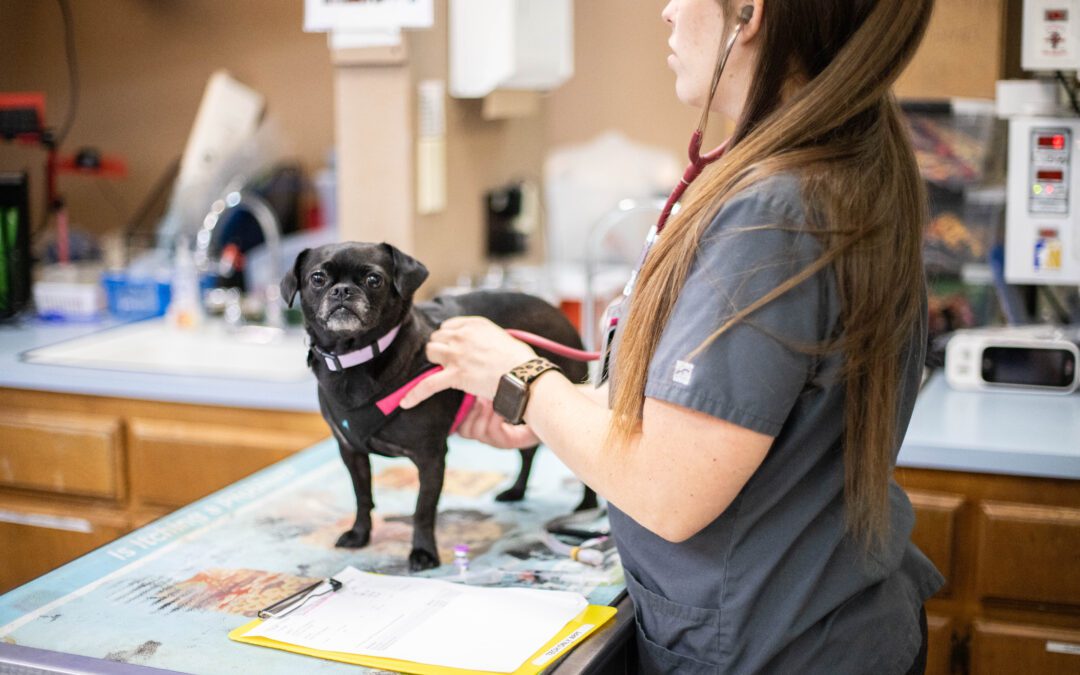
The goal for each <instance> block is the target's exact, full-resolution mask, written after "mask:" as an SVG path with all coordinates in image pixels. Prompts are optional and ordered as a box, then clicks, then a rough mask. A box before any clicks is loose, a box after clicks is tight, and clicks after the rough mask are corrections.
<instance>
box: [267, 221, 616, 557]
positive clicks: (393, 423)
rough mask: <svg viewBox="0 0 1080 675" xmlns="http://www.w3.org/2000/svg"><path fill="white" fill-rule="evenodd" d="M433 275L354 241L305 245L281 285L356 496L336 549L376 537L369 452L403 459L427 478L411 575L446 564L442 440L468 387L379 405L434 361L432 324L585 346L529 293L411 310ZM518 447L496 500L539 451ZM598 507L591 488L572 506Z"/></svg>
mask: <svg viewBox="0 0 1080 675" xmlns="http://www.w3.org/2000/svg"><path fill="white" fill-rule="evenodd" d="M427 276H428V271H427V268H426V267H424V265H423V264H421V263H420V262H419V261H417V260H415V259H414V258H411V257H409V256H408V255H406V254H404V253H402V252H401V251H399V250H398V249H396V248H394V247H393V246H390V245H389V244H367V243H353V242H350V243H342V244H331V245H328V246H322V247H320V248H316V249H308V250H305V251H302V252H301V253H300V255H299V256H297V258H296V262H295V263H294V264H293V269H292V271H291V272H289V273H288V274H286V275H285V278H284V279H282V281H281V294H282V297H283V298H284V299H285V301H286V302H287V303H288V304H289V306H292V303H293V300H294V299H295V297H296V295H297V294H299V295H300V306H301V308H302V309H303V313H304V323H305V326H306V329H307V332H308V335H309V336H310V339H311V349H310V351H309V352H308V365H309V366H310V367H311V369H312V370H313V371H314V373H315V377H316V378H317V379H318V381H319V406H320V408H321V410H322V414H323V417H324V418H325V419H326V421H327V423H328V424H329V425H330V428H331V430H332V431H333V433H334V437H335V438H336V439H337V441H338V446H339V449H340V451H341V459H342V460H343V461H344V462H345V466H346V468H348V470H349V475H350V476H351V477H352V482H353V489H354V490H355V492H356V522H355V524H354V525H353V526H352V529H350V530H348V531H347V532H345V533H343V534H342V535H341V537H340V538H339V539H338V541H337V545H338V546H341V547H346V548H360V547H363V546H365V545H366V544H367V543H368V541H369V539H370V537H371V509H372V507H373V505H374V504H373V501H372V497H371V464H370V461H369V459H368V455H369V454H370V453H375V454H378V455H383V456H387V457H407V458H409V459H410V460H412V462H413V464H415V465H416V468H417V469H418V471H419V474H420V494H419V496H418V498H417V500H416V512H415V514H414V516H413V548H412V551H411V552H410V553H409V569H410V570H412V571H419V570H424V569H429V568H432V567H436V566H438V565H439V554H438V549H437V548H436V547H435V516H436V511H437V508H438V504H439V495H440V493H441V492H442V485H443V473H444V470H445V468H446V451H447V445H446V439H447V436H448V435H449V434H450V432H451V427H452V425H453V424H454V422H455V418H456V417H457V415H458V411H459V409H460V408H461V405H462V401H463V398H464V395H463V394H462V392H460V391H452V390H449V391H443V392H440V393H439V394H436V395H435V396H433V397H431V398H430V399H428V400H426V401H424V402H423V403H422V404H420V405H418V406H417V407H415V408H413V409H411V410H402V409H400V408H396V407H394V408H393V409H392V410H389V411H388V412H384V410H383V409H381V404H383V403H384V399H385V398H386V397H387V396H388V395H390V394H392V393H393V392H397V391H398V390H399V389H400V388H401V387H402V386H403V385H405V384H406V383H408V382H410V381H411V380H413V379H414V378H415V377H417V376H418V375H420V374H421V373H423V372H425V371H427V370H429V369H431V368H432V367H434V365H433V364H432V363H431V362H430V361H428V360H427V358H426V356H425V353H424V347H425V345H426V344H427V341H428V338H429V337H430V336H431V334H432V332H434V331H435V329H436V328H437V327H438V326H439V324H440V323H442V322H443V321H444V320H446V319H448V318H450V317H452V316H465V315H472V316H483V317H487V318H488V319H490V320H491V321H493V322H495V323H496V324H498V325H499V326H502V327H504V328H518V329H521V330H524V331H528V332H530V333H534V334H537V335H542V336H543V337H546V338H548V339H549V340H554V341H555V342H558V343H560V344H564V345H567V346H568V347H573V348H576V349H580V348H581V339H580V337H579V336H578V334H577V331H576V330H575V329H574V327H573V325H572V324H571V323H570V322H569V321H568V320H567V319H566V318H565V317H564V316H563V315H562V313H561V312H559V311H558V310H557V309H555V308H554V307H552V306H551V305H549V304H547V303H546V302H544V301H543V300H540V299H539V298H535V297H533V296H530V295H525V294H522V293H509V292H495V291H480V292H475V293H468V294H465V295H456V296H447V297H439V298H436V299H435V300H433V301H432V302H430V303H425V304H421V305H416V306H414V305H413V302H412V298H413V294H414V293H415V292H416V289H417V288H419V287H420V285H421V284H422V283H423V282H424V280H425V279H426V278H427ZM537 351H538V353H540V354H541V355H542V356H546V357H547V358H549V359H551V360H552V361H553V362H554V363H556V364H557V365H558V366H559V367H560V368H562V370H563V373H564V374H565V375H566V376H567V377H568V378H570V379H571V380H572V381H575V382H583V381H584V380H585V379H586V378H587V375H588V369H587V367H586V365H585V364H584V363H581V362H577V361H571V360H569V359H566V358H563V357H560V356H557V355H555V354H551V353H547V352H545V351H544V350H537ZM377 403H378V404H380V405H377ZM520 452H521V460H522V462H521V472H520V473H519V475H518V477H517V480H516V481H515V483H514V485H513V486H512V487H511V488H509V489H508V490H506V491H505V492H503V493H501V494H500V495H498V497H496V499H498V500H499V501H517V500H520V499H522V498H523V497H524V496H525V486H526V483H527V482H528V478H529V472H530V470H531V469H532V461H533V456H534V455H535V453H536V447H535V446H534V447H531V448H522V449H521V450H520ZM594 506H596V495H595V493H594V492H593V491H592V490H591V489H589V488H588V487H586V488H585V495H584V497H583V499H582V502H581V504H580V505H579V506H578V507H577V508H578V509H584V508H592V507H594Z"/></svg>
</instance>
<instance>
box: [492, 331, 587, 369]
mask: <svg viewBox="0 0 1080 675" xmlns="http://www.w3.org/2000/svg"><path fill="white" fill-rule="evenodd" d="M506 332H507V333H509V334H510V335H511V336H513V337H515V338H517V339H518V340H521V341H522V342H524V343H526V344H530V345H532V346H533V347H539V348H540V349H546V350H547V351H549V352H551V353H552V354H558V355H559V356H565V357H566V358H568V359H573V360H574V361H599V360H600V352H586V351H583V350H581V349H574V348H572V347H567V346H566V345H563V344H559V343H558V342H555V341H553V340H549V339H547V338H544V337H540V336H539V335H534V334H533V333H528V332H526V331H523V330H517V329H516V328H510V329H508V330H507V331H506Z"/></svg>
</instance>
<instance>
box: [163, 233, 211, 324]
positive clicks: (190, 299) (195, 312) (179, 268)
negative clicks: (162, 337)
mask: <svg viewBox="0 0 1080 675" xmlns="http://www.w3.org/2000/svg"><path fill="white" fill-rule="evenodd" d="M171 290H172V297H171V299H170V301H169V310H168V314H167V316H168V319H169V323H170V324H171V325H172V326H174V327H176V328H179V329H182V330H188V329H192V328H197V327H198V326H199V324H200V323H202V315H203V311H202V293H201V291H200V289H199V269H198V268H197V267H196V266H195V259H194V258H193V257H192V255H191V248H190V247H189V246H188V242H187V239H186V238H181V239H180V240H179V241H178V242H177V246H176V261H175V263H174V265H173V274H172V283H171Z"/></svg>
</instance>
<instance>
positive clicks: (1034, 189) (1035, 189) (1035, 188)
mask: <svg viewBox="0 0 1080 675" xmlns="http://www.w3.org/2000/svg"><path fill="white" fill-rule="evenodd" d="M1031 191H1032V192H1034V193H1035V194H1037V195H1041V194H1042V186H1041V185H1034V186H1032V188H1031Z"/></svg>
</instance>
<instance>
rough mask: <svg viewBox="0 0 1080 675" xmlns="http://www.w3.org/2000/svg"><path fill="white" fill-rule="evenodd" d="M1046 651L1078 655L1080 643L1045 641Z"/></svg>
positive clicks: (1079, 653)
mask: <svg viewBox="0 0 1080 675" xmlns="http://www.w3.org/2000/svg"><path fill="white" fill-rule="evenodd" d="M1046 651H1048V652H1052V653H1054V654H1071V655H1073V656H1080V645H1078V644H1073V643H1070V642H1052V641H1049V640H1048V641H1047V642H1046Z"/></svg>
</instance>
